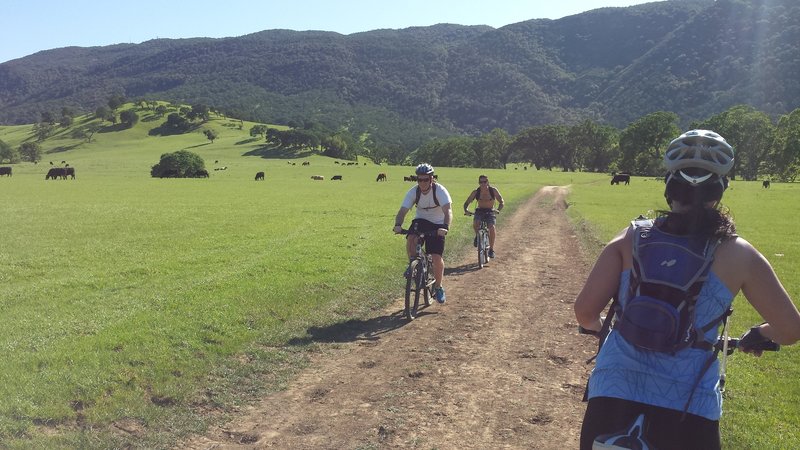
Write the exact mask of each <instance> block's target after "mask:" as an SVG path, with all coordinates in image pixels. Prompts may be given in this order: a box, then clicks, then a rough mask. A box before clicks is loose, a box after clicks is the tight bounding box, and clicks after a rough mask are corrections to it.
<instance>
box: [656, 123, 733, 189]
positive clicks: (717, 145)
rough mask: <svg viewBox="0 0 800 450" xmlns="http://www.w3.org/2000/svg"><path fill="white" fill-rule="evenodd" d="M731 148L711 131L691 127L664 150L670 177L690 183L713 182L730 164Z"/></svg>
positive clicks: (731, 164)
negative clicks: (691, 128)
mask: <svg viewBox="0 0 800 450" xmlns="http://www.w3.org/2000/svg"><path fill="white" fill-rule="evenodd" d="M733 158H734V152H733V147H731V146H730V144H728V143H727V142H726V141H725V138H723V137H722V136H720V135H719V134H717V133H715V132H713V131H710V130H691V131H687V132H685V133H683V134H682V135H680V136H678V137H677V138H676V139H675V140H673V141H672V142H670V144H669V147H667V151H666V152H664V164H665V165H666V166H667V170H668V171H669V175H668V177H669V178H673V177H674V178H678V179H681V181H685V182H687V183H688V184H691V185H699V184H703V183H705V182H716V181H718V180H720V179H721V178H722V177H724V176H725V175H727V174H728V172H730V170H731V168H732V167H733Z"/></svg>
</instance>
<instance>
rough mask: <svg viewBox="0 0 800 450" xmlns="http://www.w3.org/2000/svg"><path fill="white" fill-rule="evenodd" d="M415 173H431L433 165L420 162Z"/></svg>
mask: <svg viewBox="0 0 800 450" xmlns="http://www.w3.org/2000/svg"><path fill="white" fill-rule="evenodd" d="M416 172H417V175H433V166H432V165H430V164H428V163H422V164H420V165H418V166H417V170H416Z"/></svg>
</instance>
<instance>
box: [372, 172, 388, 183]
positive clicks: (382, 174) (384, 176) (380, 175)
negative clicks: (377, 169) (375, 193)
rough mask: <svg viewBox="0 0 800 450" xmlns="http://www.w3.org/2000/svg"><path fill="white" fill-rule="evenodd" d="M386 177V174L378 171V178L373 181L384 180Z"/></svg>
mask: <svg viewBox="0 0 800 450" xmlns="http://www.w3.org/2000/svg"><path fill="white" fill-rule="evenodd" d="M387 179H388V178H386V174H385V173H379V174H378V178H377V179H375V181H386V180H387Z"/></svg>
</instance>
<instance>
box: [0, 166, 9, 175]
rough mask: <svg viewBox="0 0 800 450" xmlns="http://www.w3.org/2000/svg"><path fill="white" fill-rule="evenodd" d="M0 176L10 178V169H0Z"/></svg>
mask: <svg viewBox="0 0 800 450" xmlns="http://www.w3.org/2000/svg"><path fill="white" fill-rule="evenodd" d="M0 175H8V176H9V177H10V176H11V167H0Z"/></svg>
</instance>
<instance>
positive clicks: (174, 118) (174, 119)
mask: <svg viewBox="0 0 800 450" xmlns="http://www.w3.org/2000/svg"><path fill="white" fill-rule="evenodd" d="M162 126H163V127H165V128H167V129H172V130H174V131H177V132H179V133H185V132H186V131H189V128H191V126H192V124H191V123H189V121H188V120H187V119H186V118H185V117H183V116H182V115H180V114H178V113H172V114H170V115H168V116H167V121H166V122H164V124H163V125H162Z"/></svg>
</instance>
